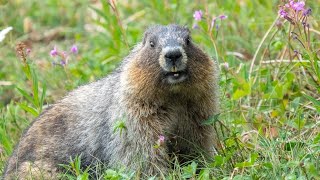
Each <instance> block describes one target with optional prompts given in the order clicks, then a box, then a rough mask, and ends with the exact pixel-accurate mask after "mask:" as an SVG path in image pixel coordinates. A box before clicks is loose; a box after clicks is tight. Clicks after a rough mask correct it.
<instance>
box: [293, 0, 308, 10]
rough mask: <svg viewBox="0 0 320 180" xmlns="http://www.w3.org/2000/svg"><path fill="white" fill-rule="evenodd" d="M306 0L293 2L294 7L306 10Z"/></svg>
mask: <svg viewBox="0 0 320 180" xmlns="http://www.w3.org/2000/svg"><path fill="white" fill-rule="evenodd" d="M304 5H305V3H304V1H299V2H296V3H294V4H293V6H292V8H293V9H294V10H296V11H302V10H304Z"/></svg>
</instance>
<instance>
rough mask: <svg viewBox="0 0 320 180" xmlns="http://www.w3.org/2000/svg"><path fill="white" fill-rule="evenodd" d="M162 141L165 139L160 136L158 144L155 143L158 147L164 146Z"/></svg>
mask: <svg viewBox="0 0 320 180" xmlns="http://www.w3.org/2000/svg"><path fill="white" fill-rule="evenodd" d="M164 140H165V137H164V136H163V135H160V136H159V139H158V142H157V145H158V146H161V145H163V144H164Z"/></svg>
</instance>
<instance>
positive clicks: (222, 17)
mask: <svg viewBox="0 0 320 180" xmlns="http://www.w3.org/2000/svg"><path fill="white" fill-rule="evenodd" d="M219 18H220V19H221V20H224V19H227V18H228V16H226V15H223V14H222V15H220V16H219Z"/></svg>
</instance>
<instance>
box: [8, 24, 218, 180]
mask: <svg viewBox="0 0 320 180" xmlns="http://www.w3.org/2000/svg"><path fill="white" fill-rule="evenodd" d="M217 68H218V66H217V65H216V64H215V63H214V62H213V61H212V60H210V58H209V57H208V56H207V55H206V54H205V53H204V52H203V51H202V50H200V49H199V48H198V47H197V46H196V45H195V44H194V43H193V42H192V40H191V37H190V32H189V30H188V29H187V28H185V27H180V26H177V25H169V26H154V27H151V28H149V29H148V30H147V31H146V32H145V34H144V37H143V41H142V42H141V43H139V44H138V45H137V46H136V47H135V48H134V49H133V50H132V52H131V53H130V55H129V56H127V57H126V58H125V59H124V61H123V62H122V64H121V65H120V66H119V67H118V68H117V70H116V71H115V72H114V73H112V74H111V75H109V76H108V77H106V78H103V79H101V80H99V81H97V82H94V83H91V84H88V85H85V86H82V87H79V88H78V89H76V90H74V91H72V92H70V93H69V94H68V95H67V96H66V97H65V98H63V99H62V100H61V101H59V102H57V103H56V104H54V105H52V106H51V107H49V108H48V109H47V110H45V111H44V112H43V113H42V115H41V116H40V117H39V118H37V120H35V121H34V123H32V124H31V126H30V128H29V129H28V130H27V131H26V133H25V134H24V135H23V137H22V138H21V140H20V143H19V145H18V146H17V148H16V150H15V152H14V154H13V155H12V157H11V158H10V159H9V162H8V164H7V169H6V171H5V177H6V178H9V177H13V176H20V177H27V176H29V175H30V173H31V174H32V176H33V177H36V178H37V177H41V176H43V177H46V178H47V177H48V178H49V177H56V175H57V173H58V172H59V168H58V164H61V163H66V162H67V161H68V160H69V157H70V156H71V157H75V156H76V155H80V154H81V158H82V162H83V163H84V164H83V165H84V166H87V165H89V164H95V163H97V162H103V163H105V164H107V165H108V166H109V167H111V168H117V167H120V166H125V167H127V168H129V169H134V170H139V172H142V173H144V174H145V175H158V174H159V173H160V172H163V173H165V172H168V170H169V169H170V157H171V156H172V155H177V156H178V158H179V159H180V160H181V161H185V160H189V159H188V158H187V157H192V156H193V157H197V156H199V155H200V154H201V153H205V154H212V151H213V150H214V145H215V143H216V140H215V135H214V133H213V130H212V128H211V127H210V126H203V125H202V122H203V121H204V120H206V119H208V118H209V117H210V116H212V115H214V114H215V113H217V109H218V95H217V94H218V93H217V92H218V85H217V82H218V77H217V74H218V73H217V72H218V71H217ZM119 122H121V123H122V124H123V129H122V130H121V131H120V130H119V129H117V128H116V126H117V124H119ZM120 132H121V133H120ZM156 144H157V146H155V145H156ZM60 170H61V169H60Z"/></svg>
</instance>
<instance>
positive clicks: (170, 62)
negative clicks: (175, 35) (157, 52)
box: [159, 46, 188, 84]
mask: <svg viewBox="0 0 320 180" xmlns="http://www.w3.org/2000/svg"><path fill="white" fill-rule="evenodd" d="M161 54H162V57H160V62H159V63H160V65H161V67H162V69H163V71H164V74H165V80H166V81H167V82H168V83H170V84H176V83H180V82H182V81H184V80H186V79H187V78H188V72H187V56H186V53H185V51H184V49H183V48H182V47H181V46H167V47H165V48H163V49H162V53H161Z"/></svg>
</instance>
